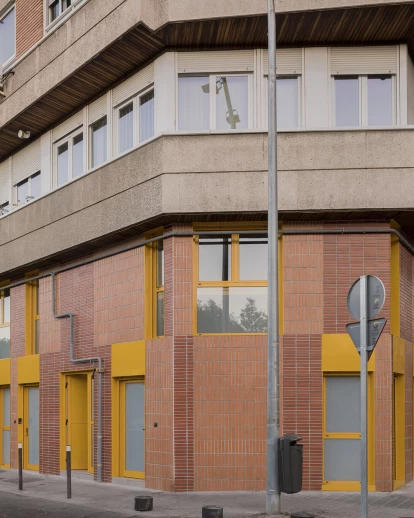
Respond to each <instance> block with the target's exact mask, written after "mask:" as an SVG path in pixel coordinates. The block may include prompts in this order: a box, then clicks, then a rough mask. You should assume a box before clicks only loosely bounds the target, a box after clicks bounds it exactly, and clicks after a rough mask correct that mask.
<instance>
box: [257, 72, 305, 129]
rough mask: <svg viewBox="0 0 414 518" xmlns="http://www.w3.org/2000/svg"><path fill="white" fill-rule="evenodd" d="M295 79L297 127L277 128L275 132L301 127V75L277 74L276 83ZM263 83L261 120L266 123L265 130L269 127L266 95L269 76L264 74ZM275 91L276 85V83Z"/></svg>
mask: <svg viewBox="0 0 414 518" xmlns="http://www.w3.org/2000/svg"><path fill="white" fill-rule="evenodd" d="M295 78H296V79H297V80H298V125H297V126H296V127H292V128H280V129H279V128H278V130H277V131H289V130H292V129H293V130H295V129H299V128H302V127H303V120H304V114H303V104H304V101H303V90H304V89H303V88H302V84H303V80H302V74H279V75H277V76H276V82H277V80H278V79H295ZM264 79H265V80H264V81H263V91H262V99H263V100H264V102H263V107H264V113H263V117H264V118H263V120H264V121H265V122H266V129H267V128H268V127H269V110H268V107H269V97H268V95H267V92H268V88H269V75H268V74H265V76H264ZM276 89H277V83H276Z"/></svg>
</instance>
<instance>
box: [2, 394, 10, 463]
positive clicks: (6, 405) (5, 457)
mask: <svg viewBox="0 0 414 518" xmlns="http://www.w3.org/2000/svg"><path fill="white" fill-rule="evenodd" d="M0 466H1V467H2V468H10V388H8V387H5V388H0Z"/></svg>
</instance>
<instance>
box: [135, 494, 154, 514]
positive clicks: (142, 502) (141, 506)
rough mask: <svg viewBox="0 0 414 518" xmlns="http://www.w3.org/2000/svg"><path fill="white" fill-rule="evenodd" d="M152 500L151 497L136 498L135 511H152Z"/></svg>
mask: <svg viewBox="0 0 414 518" xmlns="http://www.w3.org/2000/svg"><path fill="white" fill-rule="evenodd" d="M152 509H153V499H152V496H136V497H135V511H152Z"/></svg>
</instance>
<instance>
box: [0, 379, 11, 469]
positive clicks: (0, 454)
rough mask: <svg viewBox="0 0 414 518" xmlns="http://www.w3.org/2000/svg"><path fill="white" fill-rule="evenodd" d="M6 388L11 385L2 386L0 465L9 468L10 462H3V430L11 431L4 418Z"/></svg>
mask: <svg viewBox="0 0 414 518" xmlns="http://www.w3.org/2000/svg"><path fill="white" fill-rule="evenodd" d="M4 389H8V390H10V386H4V387H0V467H1V468H4V469H9V468H10V464H4V463H3V431H9V432H10V425H9V426H6V425H5V424H4V419H3V410H4Z"/></svg>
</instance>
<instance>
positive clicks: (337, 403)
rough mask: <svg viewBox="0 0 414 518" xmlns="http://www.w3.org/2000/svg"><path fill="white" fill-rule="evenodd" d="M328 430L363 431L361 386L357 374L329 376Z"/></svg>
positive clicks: (327, 392) (329, 431)
mask: <svg viewBox="0 0 414 518" xmlns="http://www.w3.org/2000/svg"><path fill="white" fill-rule="evenodd" d="M325 383H326V431H327V432H328V433H335V432H336V433H352V432H355V433H359V432H360V431H361V415H360V413H361V411H360V408H361V406H360V405H361V401H360V394H361V387H360V380H359V377H356V376H335V377H331V376H327V377H326V378H325Z"/></svg>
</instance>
